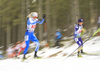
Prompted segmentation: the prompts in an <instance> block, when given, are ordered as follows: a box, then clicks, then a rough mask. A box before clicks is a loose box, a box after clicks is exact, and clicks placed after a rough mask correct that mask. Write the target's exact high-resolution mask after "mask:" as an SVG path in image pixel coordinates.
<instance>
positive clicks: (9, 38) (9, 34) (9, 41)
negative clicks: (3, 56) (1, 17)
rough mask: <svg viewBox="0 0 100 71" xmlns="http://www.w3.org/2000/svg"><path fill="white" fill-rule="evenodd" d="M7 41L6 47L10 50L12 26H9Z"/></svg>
mask: <svg viewBox="0 0 100 71" xmlns="http://www.w3.org/2000/svg"><path fill="white" fill-rule="evenodd" d="M6 31H7V35H6V36H7V40H6V47H7V48H9V44H10V43H11V32H10V31H11V28H10V26H7V30H6Z"/></svg>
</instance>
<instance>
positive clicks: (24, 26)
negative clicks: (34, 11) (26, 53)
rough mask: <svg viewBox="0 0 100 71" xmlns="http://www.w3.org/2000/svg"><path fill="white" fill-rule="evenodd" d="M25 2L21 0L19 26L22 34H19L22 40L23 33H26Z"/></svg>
mask: <svg viewBox="0 0 100 71" xmlns="http://www.w3.org/2000/svg"><path fill="white" fill-rule="evenodd" d="M25 3H26V2H25V0H22V24H21V29H22V30H21V31H22V34H20V35H21V36H22V38H24V36H25V31H26V16H25V15H26V13H25V11H26V9H25V7H26V6H25Z"/></svg>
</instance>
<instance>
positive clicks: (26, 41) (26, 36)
mask: <svg viewBox="0 0 100 71" xmlns="http://www.w3.org/2000/svg"><path fill="white" fill-rule="evenodd" d="M29 36H30V35H25V43H26V48H25V50H24V56H23V59H25V55H26V53H27V51H28V48H29V43H30V38H29Z"/></svg>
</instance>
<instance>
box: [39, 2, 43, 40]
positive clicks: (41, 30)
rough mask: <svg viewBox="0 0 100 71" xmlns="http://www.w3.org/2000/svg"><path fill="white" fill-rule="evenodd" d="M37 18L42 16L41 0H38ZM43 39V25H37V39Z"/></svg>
mask: <svg viewBox="0 0 100 71" xmlns="http://www.w3.org/2000/svg"><path fill="white" fill-rule="evenodd" d="M38 13H39V19H41V18H42V0H39V12H38ZM42 40H43V25H39V41H42Z"/></svg>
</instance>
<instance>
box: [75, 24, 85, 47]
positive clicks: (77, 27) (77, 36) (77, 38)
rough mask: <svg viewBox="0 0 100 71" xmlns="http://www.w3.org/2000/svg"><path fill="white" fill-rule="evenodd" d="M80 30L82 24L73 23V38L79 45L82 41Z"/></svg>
mask: <svg viewBox="0 0 100 71" xmlns="http://www.w3.org/2000/svg"><path fill="white" fill-rule="evenodd" d="M81 32H82V25H79V24H77V25H75V29H74V40H75V42H76V43H77V44H78V45H79V46H81V45H83V41H82V39H81Z"/></svg>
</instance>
